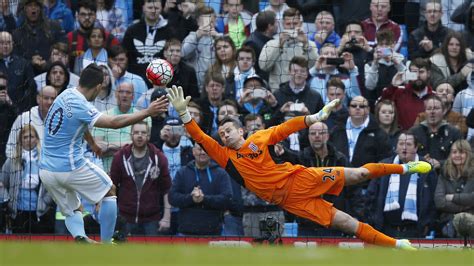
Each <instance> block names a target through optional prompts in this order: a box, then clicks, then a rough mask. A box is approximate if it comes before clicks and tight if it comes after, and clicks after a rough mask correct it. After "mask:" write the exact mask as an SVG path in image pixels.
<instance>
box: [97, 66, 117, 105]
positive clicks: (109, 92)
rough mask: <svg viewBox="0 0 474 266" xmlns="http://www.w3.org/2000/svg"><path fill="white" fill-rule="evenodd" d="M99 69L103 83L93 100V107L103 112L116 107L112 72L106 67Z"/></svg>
mask: <svg viewBox="0 0 474 266" xmlns="http://www.w3.org/2000/svg"><path fill="white" fill-rule="evenodd" d="M99 67H100V68H101V69H102V72H103V73H104V82H103V86H102V90H101V91H100V92H99V95H97V97H96V98H95V100H94V106H95V108H97V110H99V111H101V112H105V111H106V110H107V109H111V108H113V107H115V106H117V99H116V98H115V78H114V76H113V74H112V70H111V69H110V68H109V67H108V66H107V65H100V66H99Z"/></svg>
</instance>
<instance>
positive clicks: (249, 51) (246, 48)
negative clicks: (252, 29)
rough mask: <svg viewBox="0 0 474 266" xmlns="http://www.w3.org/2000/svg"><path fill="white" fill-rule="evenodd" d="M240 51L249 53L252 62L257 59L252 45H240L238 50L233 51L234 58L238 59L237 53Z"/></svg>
mask: <svg viewBox="0 0 474 266" xmlns="http://www.w3.org/2000/svg"><path fill="white" fill-rule="evenodd" d="M241 52H244V53H249V54H251V55H252V61H253V62H255V60H257V59H256V58H255V50H254V49H253V48H252V47H250V46H245V45H244V46H242V47H240V48H239V50H237V52H236V53H235V60H238V59H239V54H240V53H241Z"/></svg>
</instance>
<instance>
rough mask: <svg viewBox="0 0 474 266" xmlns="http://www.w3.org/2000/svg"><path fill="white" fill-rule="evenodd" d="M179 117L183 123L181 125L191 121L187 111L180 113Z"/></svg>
mask: <svg viewBox="0 0 474 266" xmlns="http://www.w3.org/2000/svg"><path fill="white" fill-rule="evenodd" d="M179 117H180V118H181V121H183V124H187V123H189V122H191V120H192V119H193V118H192V117H191V114H189V111H188V110H187V109H186V111H185V112H184V113H180V114H179Z"/></svg>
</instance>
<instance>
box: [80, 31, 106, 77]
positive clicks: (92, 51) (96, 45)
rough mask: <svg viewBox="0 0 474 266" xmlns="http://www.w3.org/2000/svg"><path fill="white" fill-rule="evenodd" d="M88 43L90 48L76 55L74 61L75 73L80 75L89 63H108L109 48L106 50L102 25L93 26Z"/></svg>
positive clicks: (88, 35)
mask: <svg viewBox="0 0 474 266" xmlns="http://www.w3.org/2000/svg"><path fill="white" fill-rule="evenodd" d="M87 44H88V46H89V48H88V49H87V50H86V51H85V53H84V54H82V55H80V56H78V57H76V62H75V63H74V73H75V74H77V75H80V74H81V72H82V70H83V69H84V68H86V67H87V66H88V65H90V64H92V63H95V64H97V65H107V60H108V56H107V50H105V47H104V46H105V30H104V28H102V27H93V28H92V29H91V30H90V32H89V33H88V34H87Z"/></svg>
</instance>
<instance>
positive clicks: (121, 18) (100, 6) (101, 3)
mask: <svg viewBox="0 0 474 266" xmlns="http://www.w3.org/2000/svg"><path fill="white" fill-rule="evenodd" d="M96 17H97V20H98V21H99V22H100V24H101V25H102V27H104V29H105V30H106V31H108V32H110V33H111V34H113V35H114V36H115V37H117V39H118V40H122V39H123V35H124V34H125V30H126V29H127V27H128V18H127V17H125V14H123V12H122V10H120V9H119V8H117V7H116V5H115V0H97V12H96Z"/></svg>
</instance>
